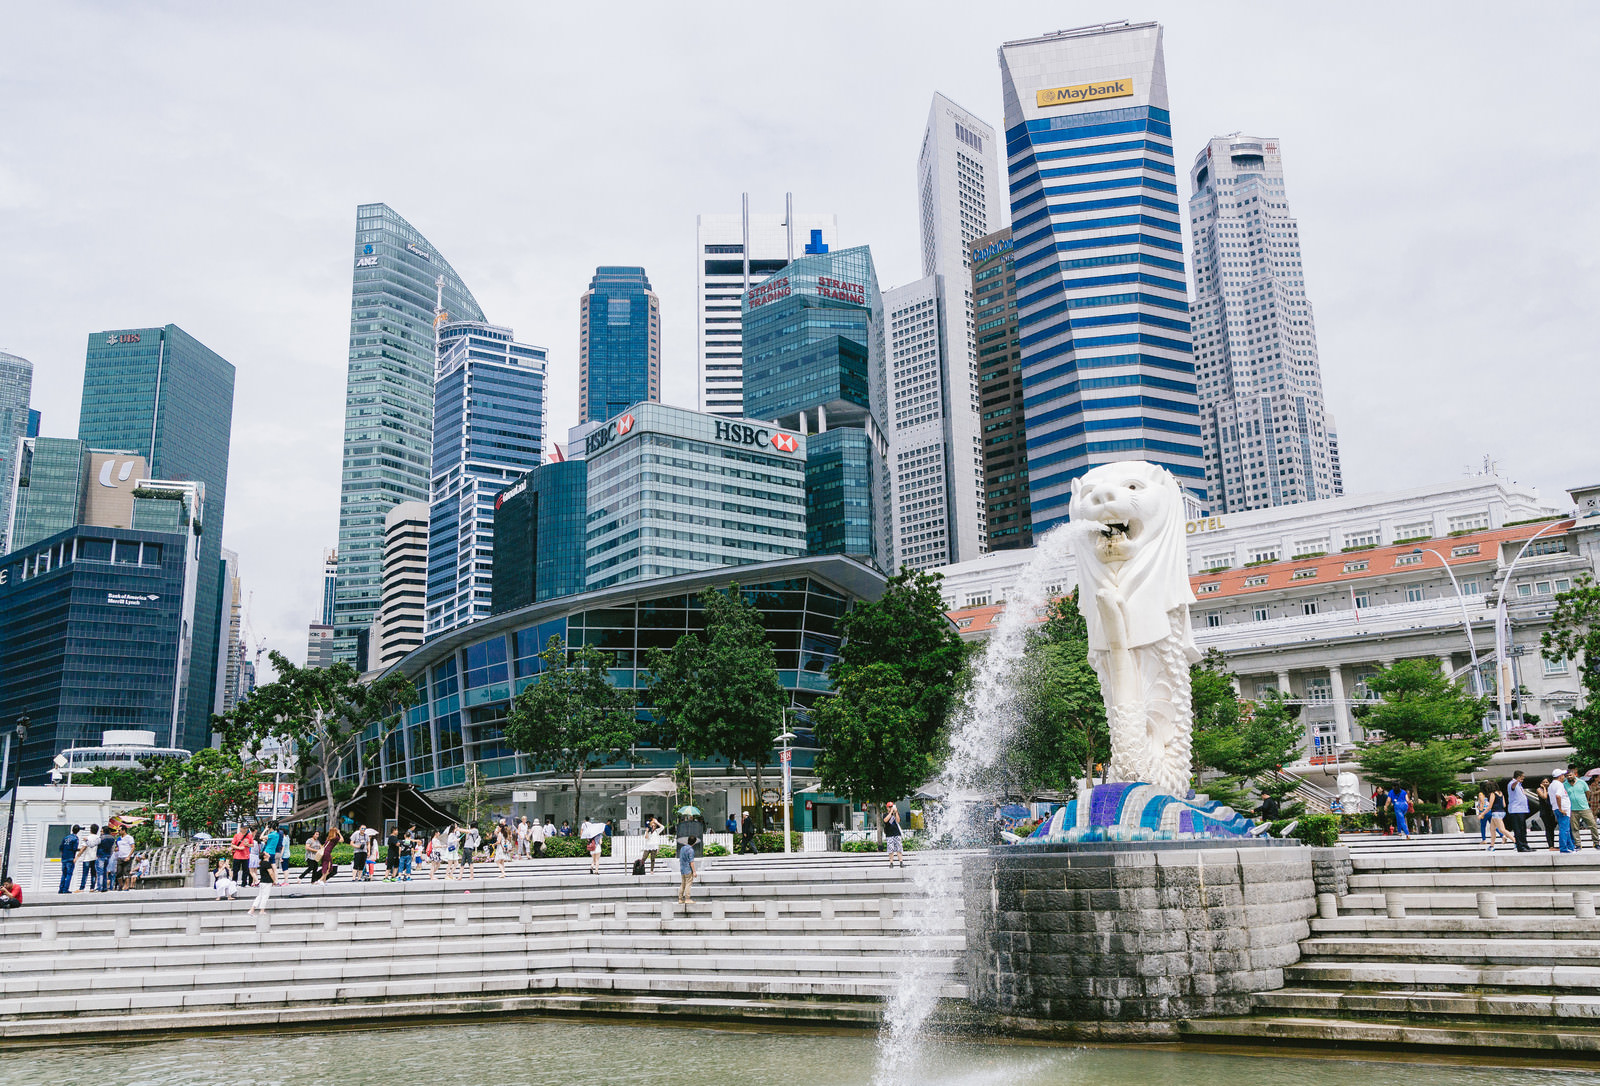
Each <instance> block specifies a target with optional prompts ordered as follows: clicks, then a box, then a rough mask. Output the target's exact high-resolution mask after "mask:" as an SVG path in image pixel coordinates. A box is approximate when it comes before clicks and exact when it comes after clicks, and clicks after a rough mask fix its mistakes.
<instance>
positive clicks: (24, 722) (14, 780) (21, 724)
mask: <svg viewBox="0 0 1600 1086" xmlns="http://www.w3.org/2000/svg"><path fill="white" fill-rule="evenodd" d="M28 723H29V720H28V717H26V716H19V717H17V726H16V729H15V730H14V731H13V733H12V734H13V735H15V736H16V737H17V744H16V746H17V772H15V773H13V774H12V775H11V813H10V814H9V815H7V816H6V851H5V856H4V858H0V880H3V879H5V877H6V876H7V875H10V874H11V831H12V830H13V829H15V828H16V825H17V792H18V790H19V789H20V788H21V786H22V744H24V743H26V742H27V741H28Z"/></svg>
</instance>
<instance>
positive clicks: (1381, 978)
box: [1183, 837, 1600, 1054]
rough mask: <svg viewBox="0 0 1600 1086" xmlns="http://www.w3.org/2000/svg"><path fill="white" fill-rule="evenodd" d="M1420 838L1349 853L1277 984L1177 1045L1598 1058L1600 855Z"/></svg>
mask: <svg viewBox="0 0 1600 1086" xmlns="http://www.w3.org/2000/svg"><path fill="white" fill-rule="evenodd" d="M1433 840H1434V841H1436V842H1440V843H1443V842H1448V841H1450V838H1449V837H1436V838H1433ZM1459 840H1461V839H1459V838H1458V841H1459ZM1428 841H1429V839H1428V838H1423V839H1421V842H1418V841H1417V840H1416V839H1413V841H1410V842H1406V841H1398V842H1394V841H1391V842H1390V843H1386V844H1370V845H1369V844H1362V845H1357V846H1356V847H1355V848H1353V849H1352V850H1351V852H1352V857H1351V858H1352V873H1351V875H1350V876H1349V892H1348V893H1347V894H1345V895H1343V896H1342V897H1340V898H1339V899H1338V900H1337V903H1336V905H1335V904H1334V902H1332V901H1331V900H1329V899H1324V900H1323V902H1322V903H1321V904H1322V908H1321V910H1320V911H1321V915H1320V916H1319V917H1318V918H1316V919H1313V920H1312V921H1311V935H1310V937H1309V938H1308V939H1306V940H1304V941H1303V942H1302V943H1301V952H1302V957H1301V960H1300V961H1299V963H1297V964H1295V965H1292V966H1289V967H1288V968H1286V969H1285V970H1284V979H1285V987H1284V988H1282V989H1280V990H1278V991H1273V992H1264V993H1260V994H1258V995H1257V997H1256V1010H1255V1013H1254V1014H1253V1015H1251V1016H1249V1017H1245V1018H1225V1019H1211V1020H1194V1021H1190V1022H1186V1023H1184V1025H1183V1032H1184V1035H1185V1036H1186V1037H1188V1038H1189V1039H1191V1040H1197V1041H1199V1040H1205V1041H1236V1042H1244V1043H1250V1044H1261V1043H1266V1042H1272V1043H1293V1044H1308V1045H1363V1046H1370V1045H1391V1046H1403V1047H1410V1046H1425V1047H1435V1048H1447V1047H1450V1048H1453V1047H1458V1046H1472V1047H1479V1048H1485V1047H1487V1048H1496V1049H1503V1050H1525V1051H1540V1052H1547V1053H1550V1052H1554V1053H1574V1054H1575V1053H1600V921H1597V920H1596V919H1595V900H1596V898H1597V896H1600V853H1596V852H1595V851H1593V850H1589V851H1586V852H1579V853H1576V854H1568V855H1560V854H1555V853H1549V852H1545V851H1542V850H1541V851H1539V852H1534V853H1523V854H1521V855H1519V854H1517V853H1516V852H1514V851H1511V850H1509V849H1497V850H1496V851H1495V852H1493V853H1488V852H1486V851H1484V849H1483V847H1482V846H1481V845H1477V844H1476V837H1474V838H1472V842H1473V844H1472V846H1471V847H1466V848H1463V847H1460V846H1459V845H1455V847H1445V848H1428V847H1426V842H1428ZM1540 843H1541V844H1542V840H1541V842H1540ZM1452 844H1454V843H1452ZM1330 906H1334V907H1332V908H1330Z"/></svg>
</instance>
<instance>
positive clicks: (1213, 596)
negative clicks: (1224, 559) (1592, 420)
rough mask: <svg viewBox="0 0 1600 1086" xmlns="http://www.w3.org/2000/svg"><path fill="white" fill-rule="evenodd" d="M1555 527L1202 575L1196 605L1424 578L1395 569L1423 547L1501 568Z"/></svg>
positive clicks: (968, 625) (1428, 563)
mask: <svg viewBox="0 0 1600 1086" xmlns="http://www.w3.org/2000/svg"><path fill="white" fill-rule="evenodd" d="M1550 523H1551V522H1550V521H1547V520H1541V521H1535V522H1534V523H1532V524H1518V525H1515V526H1513V527H1510V528H1496V529H1494V530H1492V531H1486V532H1471V533H1469V534H1467V535H1458V536H1445V537H1443V538H1434V539H1419V540H1417V541H1415V542H1412V543H1397V544H1394V545H1392V546H1388V547H1372V548H1370V549H1367V550H1358V551H1348V552H1344V553H1340V554H1327V555H1323V556H1322V557H1320V558H1307V559H1305V560H1303V561H1299V562H1295V561H1287V562H1266V563H1263V564H1261V565H1259V566H1244V567H1242V568H1239V569H1229V570H1224V571H1223V572H1221V573H1197V574H1195V575H1194V576H1192V577H1190V578H1189V583H1190V584H1191V585H1192V586H1193V587H1194V593H1195V599H1196V600H1197V601H1198V602H1197V604H1196V606H1204V605H1205V604H1207V603H1209V602H1211V601H1213V600H1221V599H1228V598H1230V597H1235V596H1244V595H1250V594H1254V593H1258V592H1276V591H1278V590H1280V589H1284V588H1293V587H1306V588H1315V587H1317V586H1319V585H1327V584H1351V583H1355V582H1358V581H1364V580H1370V579H1372V578H1374V577H1382V576H1387V575H1389V574H1393V573H1405V572H1418V573H1420V572H1422V571H1424V570H1426V569H1428V568H1430V567H1432V568H1434V569H1437V568H1438V566H1439V559H1438V558H1435V557H1434V556H1433V555H1431V554H1426V553H1425V554H1423V556H1422V562H1421V563H1419V564H1415V565H1403V566H1397V565H1395V561H1396V559H1398V558H1401V557H1403V556H1406V555H1409V554H1411V553H1413V552H1414V551H1416V550H1418V549H1419V548H1421V549H1423V550H1428V549H1431V550H1436V551H1438V552H1439V554H1440V555H1442V556H1443V557H1444V559H1445V561H1447V562H1449V563H1450V565H1451V566H1452V567H1461V566H1472V565H1491V566H1494V565H1498V564H1499V550H1500V546H1501V544H1503V543H1515V542H1520V541H1522V540H1525V539H1527V538H1528V537H1529V536H1532V535H1534V534H1535V533H1537V532H1540V531H1543V530H1544V529H1545V528H1547V527H1549V525H1550ZM1558 523H1559V522H1558ZM1573 524H1574V521H1572V520H1571V519H1570V518H1569V519H1567V520H1566V522H1565V524H1564V527H1565V528H1570V527H1572V525H1573ZM1560 534H1561V533H1560V532H1559V531H1553V532H1551V533H1549V534H1548V535H1547V538H1552V539H1554V538H1558V537H1559V536H1560ZM1473 546H1476V547H1477V550H1476V551H1471V550H1469V548H1472V547H1473ZM1307 571H1313V572H1307ZM1206 585H1216V586H1217V587H1216V588H1215V589H1213V590H1212V591H1210V592H1202V591H1201V588H1202V587H1203V586H1206ZM1005 609H1006V608H1005V604H1003V603H999V604H987V605H985V606H982V607H963V608H959V609H957V610H954V611H951V612H949V615H950V618H951V620H952V621H954V622H955V624H956V626H957V627H958V628H959V629H960V630H961V632H963V633H968V632H973V631H979V630H987V629H989V628H990V627H992V626H993V625H994V623H995V621H996V620H998V619H999V617H1000V614H1001V613H1002V612H1003V611H1004V610H1005ZM968 620H970V621H968Z"/></svg>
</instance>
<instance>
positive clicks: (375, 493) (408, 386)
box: [333, 204, 484, 667]
mask: <svg viewBox="0 0 1600 1086" xmlns="http://www.w3.org/2000/svg"><path fill="white" fill-rule="evenodd" d="M352 259H353V260H354V262H355V270H354V279H353V284H352V287H351V294H350V368H349V373H348V377H347V384H346V387H345V412H344V473H343V477H342V480H341V483H340V490H339V572H338V581H337V587H336V588H335V591H334V602H333V609H334V616H333V621H334V635H335V636H334V658H335V659H336V660H344V661H348V662H351V663H355V664H356V665H357V666H358V667H359V666H363V665H364V664H365V663H366V661H365V660H364V659H358V654H360V653H363V652H364V650H365V641H366V637H367V631H368V627H369V626H370V625H371V622H372V616H373V614H374V613H375V612H376V611H377V609H378V603H379V601H380V599H381V597H382V593H383V521H384V515H385V514H386V513H387V512H388V511H389V509H390V507H391V506H393V505H395V504H396V503H398V502H402V501H420V502H426V501H427V500H428V493H429V491H428V484H429V481H430V479H431V476H432V467H433V380H434V361H435V359H434V327H435V321H434V317H435V312H434V309H435V305H436V302H437V301H438V300H439V299H441V297H442V304H443V308H444V310H445V313H446V315H447V316H448V317H449V319H452V320H469V321H481V320H483V319H484V316H483V311H482V310H481V309H479V308H478V303H477V302H476V301H475V300H474V299H473V297H472V293H471V292H470V291H469V290H467V288H466V286H465V285H464V284H463V283H462V282H461V279H460V277H459V276H457V275H456V273H455V270H454V269H453V268H451V267H450V265H449V263H448V262H447V261H446V260H445V259H444V257H442V256H440V255H439V253H438V250H436V249H435V248H434V247H433V244H432V243H431V242H429V241H428V239H427V238H425V237H423V236H422V235H421V234H420V233H419V232H418V231H417V230H416V228H415V227H413V226H412V225H411V224H410V223H408V222H406V221H405V220H404V219H402V218H401V217H400V216H399V215H397V214H395V213H394V211H393V210H392V209H391V208H390V207H389V206H388V205H386V204H363V205H361V206H360V207H358V208H357V209H356V237H355V252H354V255H353V258H352ZM441 323H442V322H441Z"/></svg>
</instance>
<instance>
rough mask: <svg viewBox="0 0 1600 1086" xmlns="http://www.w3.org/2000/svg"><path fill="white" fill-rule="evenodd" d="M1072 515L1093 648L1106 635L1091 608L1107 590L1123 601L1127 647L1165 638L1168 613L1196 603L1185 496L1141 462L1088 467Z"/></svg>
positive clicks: (1166, 475) (1075, 490) (1168, 477)
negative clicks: (1113, 591) (1187, 532)
mask: <svg viewBox="0 0 1600 1086" xmlns="http://www.w3.org/2000/svg"><path fill="white" fill-rule="evenodd" d="M1070 517H1071V525H1072V528H1073V531H1074V534H1075V538H1074V540H1073V543H1074V550H1075V552H1076V554H1077V559H1078V578H1079V584H1080V588H1083V589H1088V591H1080V592H1079V594H1078V601H1079V606H1080V608H1082V609H1083V614H1084V617H1085V619H1087V620H1088V623H1089V641H1090V645H1091V647H1096V648H1098V647H1102V643H1103V636H1104V634H1103V631H1102V630H1100V629H1099V620H1098V618H1097V617H1096V616H1095V614H1094V610H1095V609H1094V608H1093V607H1091V606H1089V604H1090V602H1091V601H1092V600H1094V599H1095V597H1096V595H1097V594H1098V593H1099V591H1100V590H1101V589H1105V588H1113V589H1114V590H1115V592H1116V595H1117V597H1118V599H1119V600H1120V601H1121V607H1122V610H1123V612H1124V614H1125V616H1126V619H1125V620H1126V622H1127V625H1128V633H1129V635H1130V636H1131V638H1132V639H1133V640H1132V641H1131V642H1130V644H1133V645H1141V644H1149V643H1151V642H1153V641H1156V640H1159V639H1160V638H1162V637H1165V636H1166V635H1167V634H1168V633H1169V632H1170V630H1171V624H1170V622H1169V618H1168V614H1169V612H1170V611H1172V609H1173V608H1177V607H1187V606H1188V605H1189V604H1190V603H1192V602H1194V593H1193V592H1192V591H1190V588H1189V561H1188V553H1187V549H1186V544H1187V540H1186V537H1185V535H1184V508H1183V492H1182V490H1180V489H1179V487H1178V481H1177V480H1176V479H1174V478H1173V477H1172V473H1171V472H1169V471H1167V470H1166V469H1165V468H1162V467H1157V466H1156V465H1155V464H1151V463H1147V462H1146V461H1143V460H1126V461H1119V462H1117V463H1113V464H1103V465H1101V466H1100V467H1097V468H1091V469H1090V470H1089V471H1087V472H1085V473H1084V474H1083V475H1082V476H1080V477H1079V478H1077V479H1074V480H1073V481H1072V504H1071V506H1070ZM1184 625H1185V626H1187V620H1186V619H1185V623H1184Z"/></svg>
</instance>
